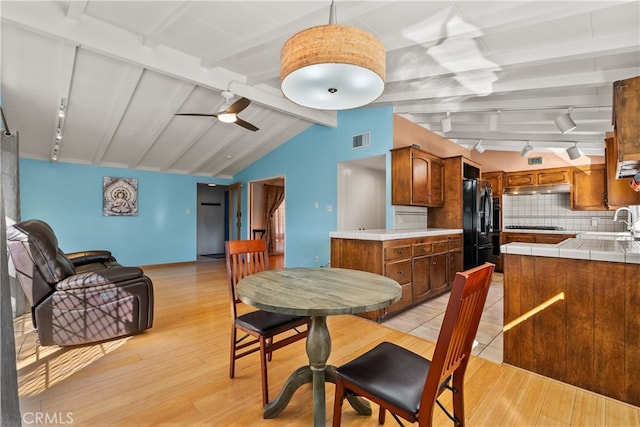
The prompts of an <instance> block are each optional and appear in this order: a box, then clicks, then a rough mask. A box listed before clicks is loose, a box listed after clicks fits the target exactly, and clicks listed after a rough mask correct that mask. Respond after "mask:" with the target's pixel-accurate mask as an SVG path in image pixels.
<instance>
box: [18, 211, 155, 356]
mask: <svg viewBox="0 0 640 427" xmlns="http://www.w3.org/2000/svg"><path fill="white" fill-rule="evenodd" d="M7 248H8V250H9V255H10V257H11V260H12V261H13V264H14V266H15V269H16V274H17V277H18V281H19V282H20V285H21V286H22V289H23V290H24V292H25V294H26V296H27V299H28V300H29V303H30V304H31V316H32V320H33V326H34V328H35V329H36V330H37V332H38V338H39V341H40V344H41V345H45V346H47V345H60V346H69V345H79V344H88V343H93V342H98V341H104V340H109V339H113V338H118V337H122V336H126V335H131V334H135V333H139V332H141V331H143V330H145V329H148V328H151V326H152V323H153V284H152V282H151V279H150V278H149V277H147V276H145V275H144V273H143V271H142V270H141V269H140V268H138V267H125V266H122V265H120V264H119V263H118V262H117V261H116V259H115V258H114V257H113V256H112V255H111V252H109V251H103V250H93V251H84V252H74V253H69V254H65V253H64V252H63V251H62V250H61V249H60V248H59V247H58V239H57V238H56V235H55V233H54V232H53V229H52V228H51V227H50V226H49V225H48V224H47V223H45V222H44V221H40V220H28V221H23V222H20V223H17V224H13V225H11V226H9V227H7Z"/></svg>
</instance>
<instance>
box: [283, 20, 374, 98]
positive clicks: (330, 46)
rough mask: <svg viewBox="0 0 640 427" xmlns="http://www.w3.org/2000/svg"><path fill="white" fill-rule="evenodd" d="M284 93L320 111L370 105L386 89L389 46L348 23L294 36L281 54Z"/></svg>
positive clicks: (316, 28)
mask: <svg viewBox="0 0 640 427" xmlns="http://www.w3.org/2000/svg"><path fill="white" fill-rule="evenodd" d="M280 59H281V62H280V79H281V88H282V93H284V95H285V96H286V97H287V98H289V99H290V100H291V101H293V102H295V103H297V104H300V105H302V106H305V107H310V108H316V109H321V110H345V109H349V108H356V107H360V106H362V105H365V104H368V103H370V102H371V101H373V100H375V99H376V98H378V97H379V96H380V95H381V94H382V91H383V90H384V79H385V50H384V45H383V44H382V43H381V42H380V41H379V40H378V39H377V38H375V37H374V36H373V35H372V34H370V33H368V32H366V31H364V30H361V29H359V28H356V27H350V26H346V25H336V24H329V25H320V26H317V27H312V28H308V29H306V30H303V31H301V32H299V33H297V34H295V35H293V36H292V37H291V38H290V39H289V40H287V42H286V43H285V44H284V46H283V47H282V51H281V54H280Z"/></svg>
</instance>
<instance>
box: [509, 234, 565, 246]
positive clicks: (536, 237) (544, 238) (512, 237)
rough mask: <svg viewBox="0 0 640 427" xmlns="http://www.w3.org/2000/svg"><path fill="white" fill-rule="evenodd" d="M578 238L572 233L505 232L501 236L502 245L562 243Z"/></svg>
mask: <svg viewBox="0 0 640 427" xmlns="http://www.w3.org/2000/svg"><path fill="white" fill-rule="evenodd" d="M574 237H576V235H575V234H570V233H511V232H503V233H502V235H501V238H502V244H503V245H506V244H507V243H514V242H519V243H551V244H555V243H560V242H563V241H565V240H567V239H571V238H574Z"/></svg>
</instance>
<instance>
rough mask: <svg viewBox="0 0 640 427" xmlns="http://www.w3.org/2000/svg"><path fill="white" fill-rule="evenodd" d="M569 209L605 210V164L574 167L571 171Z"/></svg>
mask: <svg viewBox="0 0 640 427" xmlns="http://www.w3.org/2000/svg"><path fill="white" fill-rule="evenodd" d="M571 173H572V178H571V179H572V181H573V184H572V185H571V209H572V210H580V211H606V210H607V205H606V203H605V199H606V171H605V165H604V164H599V165H591V166H587V167H575V168H573V170H572V171H571Z"/></svg>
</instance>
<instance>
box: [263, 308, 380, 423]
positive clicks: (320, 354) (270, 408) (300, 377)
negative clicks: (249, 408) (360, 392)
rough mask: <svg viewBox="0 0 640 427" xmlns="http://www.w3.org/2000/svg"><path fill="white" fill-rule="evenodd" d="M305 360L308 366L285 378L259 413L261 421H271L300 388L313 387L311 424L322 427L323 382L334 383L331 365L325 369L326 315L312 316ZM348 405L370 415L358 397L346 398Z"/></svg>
mask: <svg viewBox="0 0 640 427" xmlns="http://www.w3.org/2000/svg"><path fill="white" fill-rule="evenodd" d="M306 345H307V357H308V358H309V365H308V366H302V367H300V368H298V369H296V370H295V371H294V373H293V374H291V376H289V378H288V379H287V382H286V383H285V385H284V387H283V388H282V390H281V391H280V394H278V396H277V397H276V398H275V400H273V401H271V402H269V403H268V404H267V405H266V406H265V407H264V411H263V417H264V418H275V417H276V416H278V414H280V413H281V412H282V411H283V410H284V409H285V408H286V406H287V404H288V403H289V401H290V400H291V397H293V393H294V392H295V391H296V390H297V389H298V388H299V387H300V386H301V385H302V384H307V383H312V384H313V425H314V427H324V426H325V421H326V420H325V419H326V402H325V387H324V385H325V382H326V381H329V382H332V383H335V382H336V368H335V366H327V360H328V359H329V354H331V336H330V335H329V329H328V328H327V318H326V316H313V317H312V318H311V328H310V329H309V334H308V335H307V343H306ZM347 399H348V401H349V403H350V404H351V406H353V408H354V409H355V410H356V411H357V412H358V413H360V414H362V415H371V407H370V406H369V404H368V402H366V401H364V400H361V399H359V398H358V397H355V396H353V397H351V398H347Z"/></svg>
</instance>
